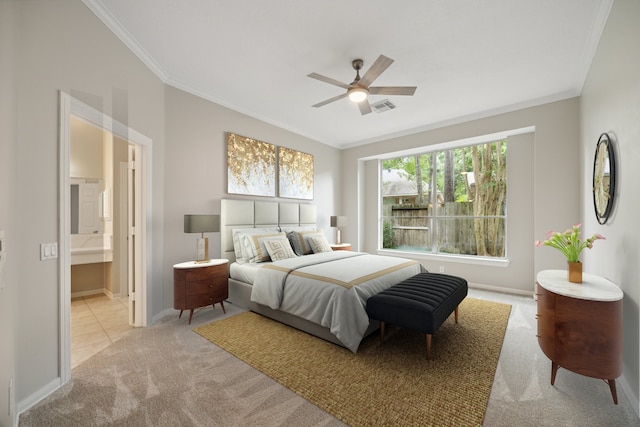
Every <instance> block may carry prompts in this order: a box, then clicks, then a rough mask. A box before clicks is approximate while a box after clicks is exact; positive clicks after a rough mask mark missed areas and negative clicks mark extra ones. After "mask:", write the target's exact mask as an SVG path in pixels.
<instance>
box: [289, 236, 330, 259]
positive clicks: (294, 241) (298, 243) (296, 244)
mask: <svg viewBox="0 0 640 427" xmlns="http://www.w3.org/2000/svg"><path fill="white" fill-rule="evenodd" d="M314 236H324V233H322V231H318V230H309V231H292V232H289V233H287V238H288V239H289V241H290V242H291V246H292V247H293V251H294V252H295V253H296V255H308V254H310V253H313V250H312V249H311V246H309V238H310V237H314Z"/></svg>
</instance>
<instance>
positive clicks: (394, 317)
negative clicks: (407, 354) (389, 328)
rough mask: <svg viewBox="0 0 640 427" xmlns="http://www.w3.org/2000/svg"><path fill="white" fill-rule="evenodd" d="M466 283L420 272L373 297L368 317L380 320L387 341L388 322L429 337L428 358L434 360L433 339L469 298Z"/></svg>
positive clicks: (368, 303) (456, 317) (368, 305)
mask: <svg viewBox="0 0 640 427" xmlns="http://www.w3.org/2000/svg"><path fill="white" fill-rule="evenodd" d="M467 290H468V289H467V281H466V280H465V279H463V278H461V277H456V276H450V275H448V274H436V273H420V274H416V275H415V276H413V277H410V278H408V279H406V280H404V281H402V282H400V283H398V284H397V285H393V286H391V287H390V288H388V289H386V290H384V291H382V292H380V293H379V294H376V295H374V296H372V297H370V298H369V299H368V300H367V306H366V310H367V314H368V315H369V317H370V318H372V319H376V320H379V321H380V340H381V341H382V342H384V325H385V323H388V324H392V325H397V326H401V327H403V328H407V329H413V330H415V331H418V332H422V333H424V334H426V341H427V359H430V358H431V336H432V335H433V334H434V333H435V332H436V331H437V330H438V328H440V325H442V324H443V323H444V321H445V320H447V318H448V317H449V316H450V315H451V313H453V312H455V322H456V323H458V305H460V303H461V302H462V300H464V298H465V297H466V296H467Z"/></svg>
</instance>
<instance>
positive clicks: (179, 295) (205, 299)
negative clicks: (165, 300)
mask: <svg viewBox="0 0 640 427" xmlns="http://www.w3.org/2000/svg"><path fill="white" fill-rule="evenodd" d="M228 263H229V261H228V260H226V259H212V260H210V261H209V262H202V263H196V262H194V261H188V262H183V263H180V264H176V265H174V266H173V308H175V309H176V310H180V315H179V316H178V319H179V318H181V317H182V312H183V311H184V310H191V312H190V314H189V324H191V318H192V317H193V310H194V309H196V308H199V307H205V306H207V305H211V306H212V307H214V308H215V305H216V303H220V305H221V306H222V311H223V312H224V313H226V310H225V309H224V300H225V299H227V298H228V297H229V285H228V283H229V282H228V278H229V266H228Z"/></svg>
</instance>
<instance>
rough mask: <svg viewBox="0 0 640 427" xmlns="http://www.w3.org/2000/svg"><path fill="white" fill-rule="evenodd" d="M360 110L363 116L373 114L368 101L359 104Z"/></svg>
mask: <svg viewBox="0 0 640 427" xmlns="http://www.w3.org/2000/svg"><path fill="white" fill-rule="evenodd" d="M358 108H360V114H362V115H363V116H364V115H365V114H369V113H370V112H371V105H369V101H367V100H366V99H365V100H364V101H362V102H360V103H358Z"/></svg>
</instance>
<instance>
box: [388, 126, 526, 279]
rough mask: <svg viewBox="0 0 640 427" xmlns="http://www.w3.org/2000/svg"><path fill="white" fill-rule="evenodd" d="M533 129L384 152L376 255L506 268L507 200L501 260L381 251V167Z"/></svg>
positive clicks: (393, 250) (507, 200)
mask: <svg viewBox="0 0 640 427" xmlns="http://www.w3.org/2000/svg"><path fill="white" fill-rule="evenodd" d="M533 130H535V128H534V127H527V128H522V129H517V130H512V131H505V132H497V133H494V134H490V135H484V136H477V137H472V138H466V139H462V140H457V141H450V142H445V143H439V144H433V145H427V146H420V147H417V148H414V149H410V150H403V151H397V152H392V153H386V154H385V155H384V156H379V157H378V159H377V160H378V165H377V170H378V192H377V197H378V203H377V205H378V227H377V229H378V239H377V252H376V253H377V254H379V255H387V256H398V257H408V258H413V259H420V260H422V259H423V260H430V261H440V262H458V263H465V264H475V265H484V266H492V267H507V266H508V265H509V263H510V260H509V252H508V234H509V230H508V227H509V222H508V211H509V209H508V205H509V199H508V198H507V199H506V208H505V214H504V216H503V217H502V218H504V223H505V230H504V233H505V237H504V244H505V249H504V256H503V257H487V256H479V255H463V254H448V253H432V252H419V251H409V250H403V249H390V248H383V247H382V246H383V238H384V218H383V204H384V201H383V194H382V171H383V168H382V165H383V162H384V161H385V160H390V159H395V158H399V157H409V156H415V155H423V154H430V153H434V152H442V151H446V150H450V149H456V148H461V147H471V146H473V145H480V144H485V143H489V142H497V141H500V140H505V141H507V142H508V139H509V136H513V135H518V134H522V133H528V132H532V131H533ZM507 158H508V150H507Z"/></svg>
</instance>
